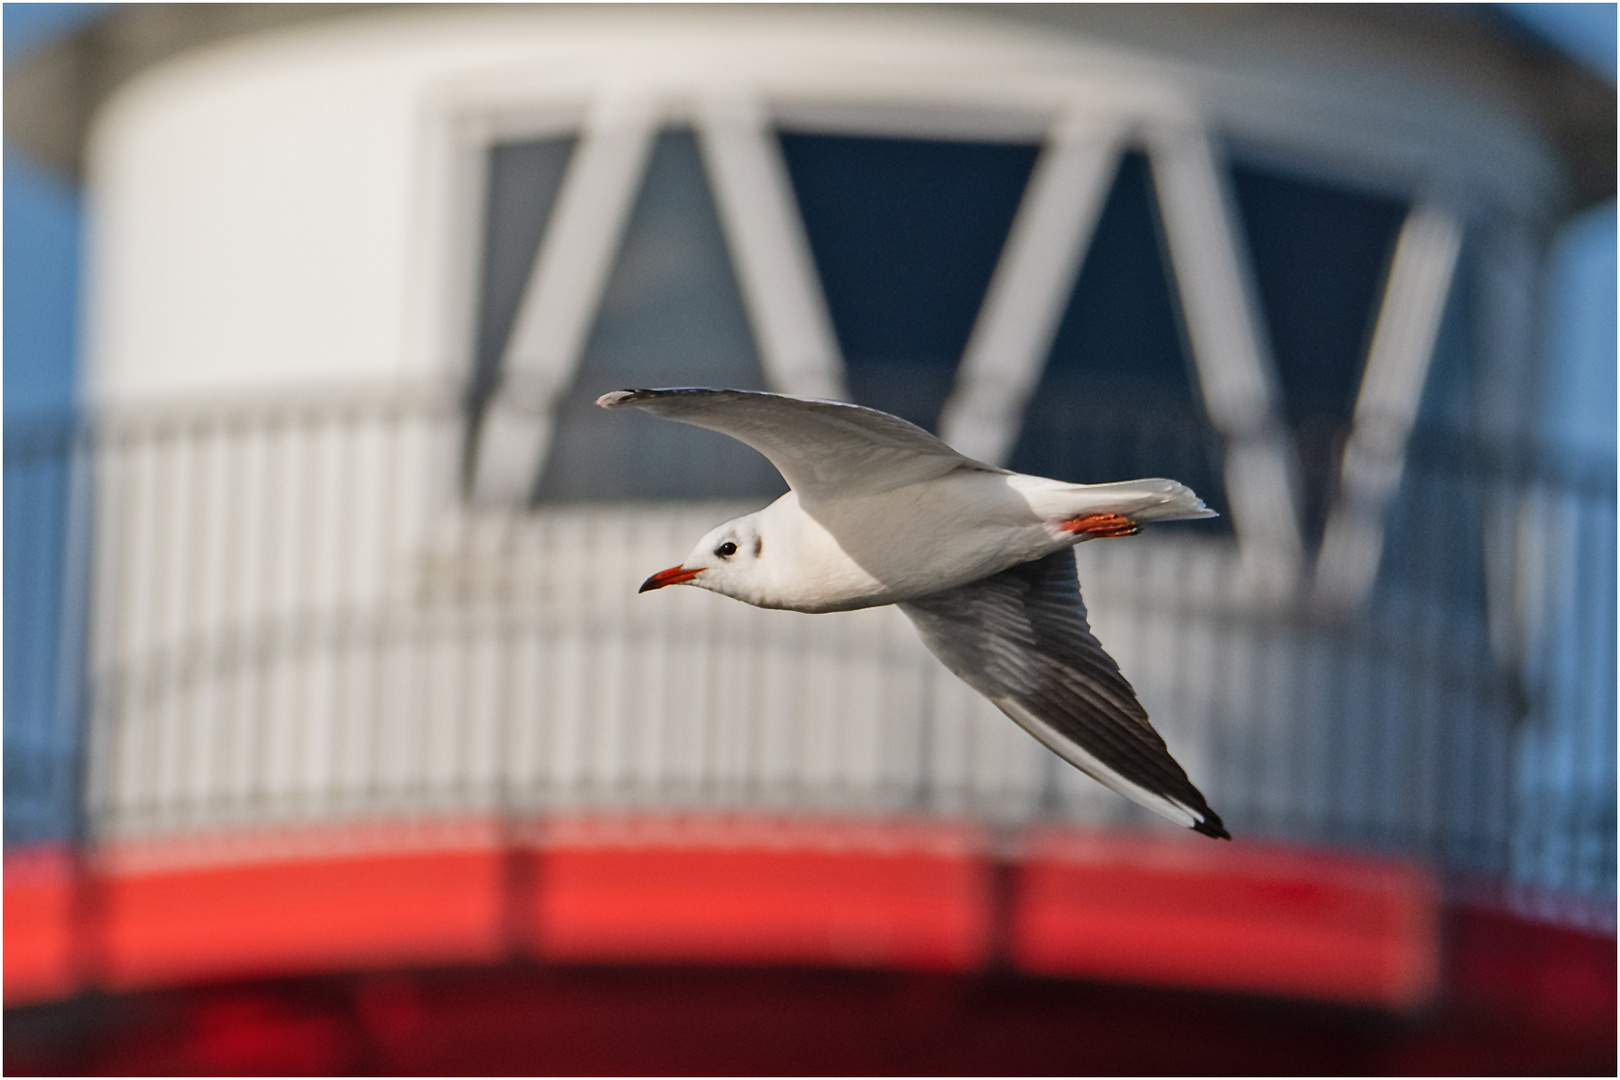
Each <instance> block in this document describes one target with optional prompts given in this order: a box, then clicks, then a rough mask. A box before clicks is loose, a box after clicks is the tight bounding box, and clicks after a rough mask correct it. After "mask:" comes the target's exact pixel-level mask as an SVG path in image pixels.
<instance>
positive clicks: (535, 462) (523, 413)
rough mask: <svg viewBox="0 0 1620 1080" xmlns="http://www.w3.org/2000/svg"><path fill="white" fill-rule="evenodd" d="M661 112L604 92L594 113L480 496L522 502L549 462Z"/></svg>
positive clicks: (532, 294)
mask: <svg viewBox="0 0 1620 1080" xmlns="http://www.w3.org/2000/svg"><path fill="white" fill-rule="evenodd" d="M659 119H660V116H659V111H658V109H657V107H656V106H655V104H654V103H653V102H652V101H649V100H646V99H642V98H607V99H604V100H603V101H601V102H600V103H599V104H598V105H597V107H596V108H595V109H593V110H592V112H591V113H590V115H588V116H587V117H586V119H585V124H584V130H583V131H582V132H581V135H580V142H579V146H578V147H577V149H575V151H574V155H573V159H572V160H571V161H570V162H569V165H568V171H567V173H566V174H565V175H564V176H563V182H562V188H561V190H559V191H558V193H557V205H556V208H555V209H554V210H553V211H552V215H551V222H550V224H549V225H548V226H547V228H546V234H545V236H543V237H542V238H541V242H540V247H539V250H538V251H537V252H536V253H535V262H534V266H533V268H532V269H531V270H530V272H529V279H528V282H527V284H526V285H525V286H524V290H523V297H522V300H521V301H520V302H519V304H518V310H517V317H516V318H515V319H514V320H513V323H512V332H511V337H510V338H509V339H508V340H507V343H506V349H505V352H504V353H503V354H502V356H501V367H500V372H501V374H500V384H499V388H498V389H497V390H496V392H495V394H494V395H493V396H492V397H491V398H490V400H489V404H488V405H487V406H486V408H485V411H484V417H483V423H482V425H481V427H480V429H479V436H478V452H477V458H476V459H475V467H474V473H473V485H472V497H473V500H474V502H476V503H479V504H483V505H509V504H511V503H521V502H523V501H524V500H526V499H527V497H528V494H529V492H530V490H532V488H533V487H534V484H535V481H536V479H537V478H538V476H539V475H540V470H541V469H542V468H543V467H544V465H545V457H546V453H547V452H548V451H549V449H550V446H551V436H552V430H553V428H554V426H555V420H554V412H555V408H556V401H557V398H558V397H559V396H560V395H561V394H562V393H563V391H564V390H566V389H567V387H568V385H569V383H570V382H571V381H572V379H573V377H574V372H575V370H576V369H577V368H578V366H579V360H580V354H581V353H582V352H583V350H584V347H585V339H586V335H587V334H588V333H589V332H590V326H591V320H592V318H593V317H594V316H595V315H596V311H597V308H598V307H599V306H600V303H601V299H602V292H603V290H604V289H605V288H606V287H607V279H608V273H609V271H610V270H611V269H612V265H613V257H614V254H615V253H616V252H617V251H618V248H619V241H620V239H621V237H622V236H623V234H624V227H625V223H626V222H627V221H628V219H629V216H630V210H631V207H632V205H633V204H634V201H635V197H636V192H637V190H638V189H639V188H640V184H641V178H642V176H643V174H644V173H645V171H646V167H647V159H648V157H649V156H650V155H651V152H652V144H653V138H654V136H655V135H656V133H657V125H658V122H659Z"/></svg>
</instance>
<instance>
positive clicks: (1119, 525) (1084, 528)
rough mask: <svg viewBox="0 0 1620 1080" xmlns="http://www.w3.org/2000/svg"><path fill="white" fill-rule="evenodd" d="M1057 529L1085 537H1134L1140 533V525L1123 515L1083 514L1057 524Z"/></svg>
mask: <svg viewBox="0 0 1620 1080" xmlns="http://www.w3.org/2000/svg"><path fill="white" fill-rule="evenodd" d="M1058 528H1060V529H1063V530H1064V531H1066V532H1072V533H1085V534H1086V535H1087V536H1135V535H1136V534H1137V533H1139V532H1141V531H1142V526H1141V524H1140V523H1138V522H1135V521H1132V520H1131V519H1130V518H1128V517H1126V516H1125V515H1123V514H1084V515H1082V516H1080V517H1077V518H1070V519H1069V520H1068V521H1060V522H1058Z"/></svg>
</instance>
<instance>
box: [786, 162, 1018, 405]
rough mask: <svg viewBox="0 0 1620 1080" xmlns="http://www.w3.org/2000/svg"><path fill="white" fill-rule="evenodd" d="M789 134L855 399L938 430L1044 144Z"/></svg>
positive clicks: (791, 165) (793, 171)
mask: <svg viewBox="0 0 1620 1080" xmlns="http://www.w3.org/2000/svg"><path fill="white" fill-rule="evenodd" d="M781 140H782V151H783V154H784V156H785V157H786V159H787V166H788V173H789V175H790V176H791V178H792V182H793V189H794V193H795V194H796V195H797V197H798V202H799V210H800V213H801V214H802V215H803V218H804V225H805V231H806V233H807V234H808V236H809V240H810V248H811V251H812V252H813V253H814V256H815V261H816V267H817V269H818V270H819V271H820V276H821V283H822V288H823V290H824V291H825V294H826V297H827V306H828V308H829V309H830V311H831V314H832V321H833V326H834V328H835V330H836V332H837V334H838V344H839V347H840V349H841V350H842V352H843V354H844V360H845V364H846V366H847V373H848V380H849V390H850V396H851V397H852V398H853V399H854V400H855V401H857V402H859V403H861V404H863V405H870V406H872V407H873V408H878V409H883V410H884V411H886V412H891V413H895V414H896V415H899V416H903V417H905V418H906V419H908V420H910V421H912V422H913V423H917V424H920V425H922V426H923V427H926V428H929V429H930V430H932V429H933V428H934V425H935V424H936V422H937V421H938V419H939V411H940V407H941V406H942V405H943V404H944V402H945V398H946V397H947V396H948V395H949V393H950V391H951V387H952V385H953V383H954V381H955V378H956V365H957V363H958V362H959V361H960V360H961V358H962V350H963V347H964V346H965V345H966V343H967V338H968V333H969V331H970V330H972V328H973V323H974V320H975V319H976V318H977V317H978V314H979V305H980V302H981V301H982V300H983V298H984V291H985V286H986V285H987V284H988V283H989V281H990V274H991V272H992V271H993V270H994V269H995V265H996V261H997V259H999V258H1000V256H1001V249H1002V245H1003V244H1004V243H1005V241H1006V238H1007V230H1008V228H1009V226H1010V225H1011V224H1012V219H1013V215H1014V214H1015V213H1016V212H1017V209H1018V203H1019V200H1020V199H1021V198H1022V197H1023V192H1024V187H1025V185H1026V184H1027V183H1028V181H1029V174H1030V170H1031V169H1032V168H1033V167H1034V164H1035V157H1036V154H1037V153H1038V149H1039V148H1038V147H1035V146H1029V145H1009V144H1003V143H982V142H947V141H936V140H929V139H879V138H865V137H857V136H843V135H806V134H792V133H784V134H783V135H782V136H781Z"/></svg>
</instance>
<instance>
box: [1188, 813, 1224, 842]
mask: <svg viewBox="0 0 1620 1080" xmlns="http://www.w3.org/2000/svg"><path fill="white" fill-rule="evenodd" d="M1193 832H1200V833H1203V834H1204V835H1205V836H1208V837H1210V838H1211V839H1214V840H1230V839H1232V834H1231V833H1229V832H1227V831H1226V826H1225V825H1223V824H1222V823H1221V818H1220V815H1219V814H1217V813H1215V811H1213V810H1211V811H1210V812H1209V816H1208V817H1206V818H1204V819H1202V820H1200V821H1199V822H1198V824H1196V825H1194V826H1193Z"/></svg>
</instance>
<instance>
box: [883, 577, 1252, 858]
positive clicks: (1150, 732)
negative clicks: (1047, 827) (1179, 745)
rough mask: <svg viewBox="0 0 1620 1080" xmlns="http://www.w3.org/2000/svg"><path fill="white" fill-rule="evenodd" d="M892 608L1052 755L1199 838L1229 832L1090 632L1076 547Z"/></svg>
mask: <svg viewBox="0 0 1620 1080" xmlns="http://www.w3.org/2000/svg"><path fill="white" fill-rule="evenodd" d="M899 607H900V610H901V611H904V612H905V613H906V615H907V616H908V617H909V618H910V619H911V621H912V622H913V623H914V624H915V625H916V627H917V631H918V633H919V634H921V636H922V639H923V643H924V644H925V645H927V646H928V648H929V650H930V651H931V652H932V653H933V654H934V655H935V656H937V657H939V659H940V661H941V662H942V663H944V665H945V666H946V667H948V668H950V669H951V671H953V672H955V673H956V674H957V675H958V676H960V677H961V679H962V680H963V681H964V682H966V683H967V684H968V685H969V686H971V687H973V688H974V689H975V690H977V691H979V692H980V693H981V694H983V695H984V696H985V697H987V698H989V699H990V700H991V701H992V702H994V703H995V704H996V705H997V706H998V707H999V708H1001V710H1002V711H1003V712H1005V713H1007V715H1008V716H1010V717H1012V718H1013V719H1014V720H1015V721H1017V722H1018V723H1019V724H1021V725H1023V726H1024V727H1026V728H1028V729H1029V730H1030V731H1031V733H1033V734H1034V735H1036V737H1037V738H1039V739H1041V741H1042V742H1045V743H1047V744H1048V745H1049V746H1051V747H1052V749H1053V750H1055V751H1057V752H1058V753H1059V754H1061V755H1062V756H1064V757H1065V758H1067V759H1068V760H1069V761H1071V762H1073V763H1074V764H1075V765H1077V766H1079V767H1080V768H1082V769H1084V770H1085V771H1087V772H1088V773H1091V775H1093V776H1094V777H1096V778H1097V779H1099V780H1101V781H1103V782H1104V783H1106V784H1109V786H1110V787H1115V788H1116V790H1120V791H1121V792H1122V793H1124V794H1127V795H1130V796H1131V797H1133V798H1136V797H1137V794H1136V793H1133V792H1132V791H1130V790H1127V788H1129V787H1134V788H1137V789H1140V790H1141V792H1142V793H1145V794H1146V795H1147V796H1149V797H1157V798H1159V799H1165V800H1169V801H1171V802H1173V803H1175V804H1178V805H1179V806H1180V807H1182V808H1185V809H1186V810H1187V811H1189V812H1190V814H1191V816H1192V817H1195V818H1196V819H1197V822H1196V823H1195V824H1194V825H1193V826H1192V827H1193V828H1194V829H1197V830H1198V831H1199V832H1202V833H1206V834H1208V835H1210V836H1217V837H1227V836H1228V833H1227V831H1226V828H1225V827H1224V826H1223V825H1222V823H1221V819H1220V817H1219V815H1217V814H1216V813H1215V811H1213V810H1211V809H1210V807H1209V804H1208V803H1207V802H1206V801H1205V800H1204V796H1203V795H1202V794H1201V793H1200V792H1199V790H1198V789H1197V788H1196V787H1194V786H1193V784H1192V782H1191V781H1190V780H1189V779H1188V778H1187V774H1186V772H1185V771H1184V770H1183V769H1182V768H1181V766H1180V765H1179V764H1177V763H1176V760H1175V759H1174V758H1173V757H1171V756H1170V751H1169V749H1168V748H1166V746H1165V744H1164V739H1163V738H1161V737H1160V735H1159V733H1158V732H1157V731H1155V730H1154V729H1153V725H1152V724H1151V723H1150V722H1149V721H1148V715H1147V711H1146V710H1145V709H1143V708H1142V704H1141V702H1139V701H1138V700H1137V698H1136V691H1135V690H1133V689H1132V688H1131V684H1130V683H1129V682H1127V681H1126V680H1125V676H1124V675H1122V674H1121V673H1120V670H1119V665H1118V664H1116V663H1114V660H1113V658H1112V657H1110V656H1109V655H1108V654H1107V653H1106V652H1104V651H1103V647H1102V645H1101V644H1100V643H1099V642H1098V641H1097V638H1096V637H1095V636H1094V635H1093V634H1092V632H1091V626H1090V624H1089V623H1088V622H1087V621H1086V606H1085V603H1084V602H1083V601H1082V600H1081V599H1080V582H1079V579H1078V577H1077V576H1076V574H1075V568H1074V553H1073V551H1071V550H1064V551H1060V552H1057V553H1056V554H1053V555H1049V556H1047V557H1046V558H1044V559H1037V560H1035V561H1034V562H1028V563H1023V564H1020V565H1018V566H1014V567H1012V568H1011V569H1008V570H1004V571H1002V572H1001V573H999V574H995V575H992V576H991V577H988V578H985V579H983V580H982V581H975V582H973V583H972V584H969V585H964V586H962V587H960V588H956V589H948V590H946V591H944V592H940V593H935V594H934V595H932V596H925V597H922V598H920V599H915V600H909V601H906V602H904V603H902V604H900V605H899ZM1021 712H1023V713H1026V716H1020V715H1019V714H1020V713H1021ZM1076 749H1077V750H1078V753H1076V752H1073V751H1074V750H1076ZM1098 765H1100V766H1101V768H1100V769H1098V768H1097V766H1098ZM1107 773H1112V774H1114V777H1117V778H1118V779H1121V780H1123V781H1124V782H1125V785H1124V786H1121V785H1118V784H1117V783H1115V782H1113V781H1114V777H1110V776H1108V775H1106V774H1107ZM1138 801H1143V800H1141V799H1138ZM1148 805H1152V803H1151V802H1150V803H1148Z"/></svg>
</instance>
